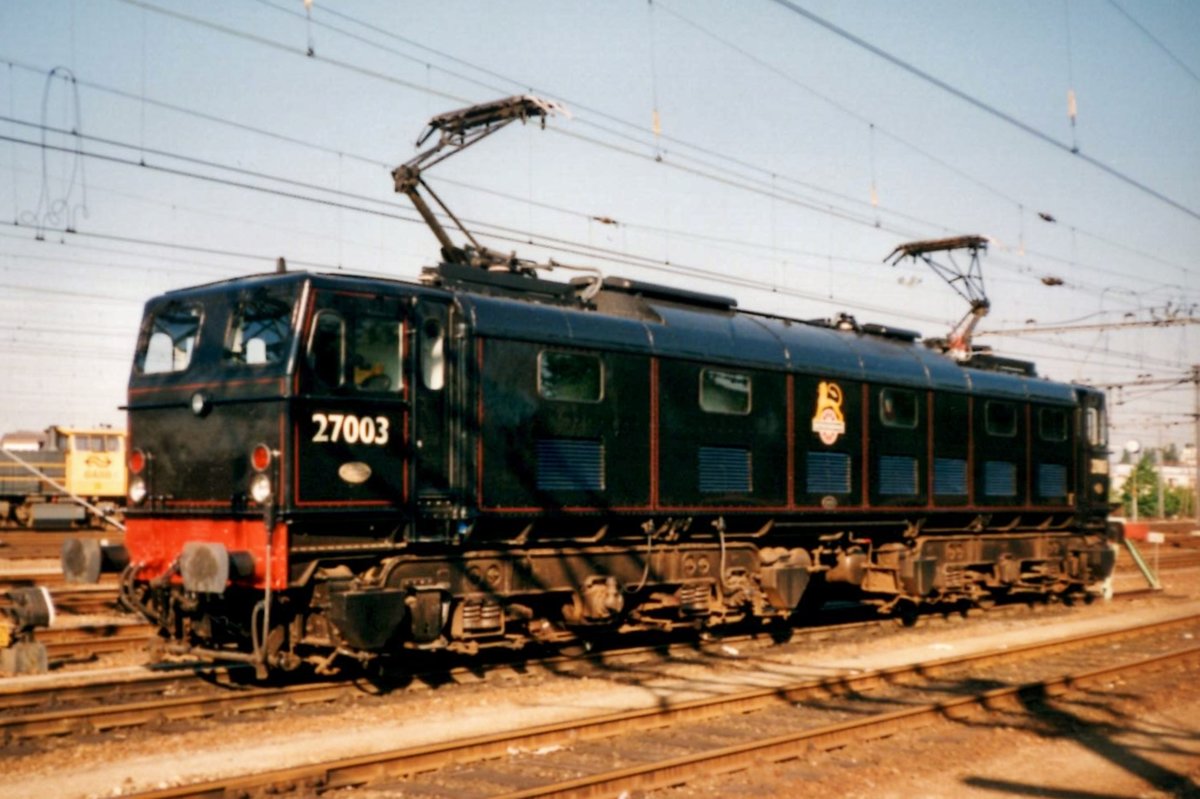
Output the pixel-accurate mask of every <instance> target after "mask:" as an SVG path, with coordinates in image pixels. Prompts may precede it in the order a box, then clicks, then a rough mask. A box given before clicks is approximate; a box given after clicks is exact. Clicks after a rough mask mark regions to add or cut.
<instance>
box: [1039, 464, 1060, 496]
mask: <svg viewBox="0 0 1200 799" xmlns="http://www.w3.org/2000/svg"><path fill="white" fill-rule="evenodd" d="M1038 496H1039V497H1041V498H1042V499H1066V497H1067V467H1066V466H1062V465H1061V464H1057V463H1039V464H1038Z"/></svg>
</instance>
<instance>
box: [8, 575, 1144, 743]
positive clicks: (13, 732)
mask: <svg viewBox="0 0 1200 799" xmlns="http://www.w3.org/2000/svg"><path fill="white" fill-rule="evenodd" d="M1153 593H1155V592H1153V591H1150V590H1136V591H1126V592H1122V593H1120V594H1118V595H1117V596H1118V597H1119V598H1121V599H1134V598H1138V597H1142V596H1146V595H1150V594H1153ZM1023 612H1028V608H1027V607H1026V606H1024V605H1009V606H1000V607H996V608H992V609H991V610H989V611H987V612H986V615H988V616H995V615H996V614H1002V613H1014V614H1019V613H1023ZM975 613H976V614H978V615H985V614H984V612H983V611H975ZM839 617H840V618H841V620H840V621H838V620H837V619H838V618H839ZM953 618H954V617H953V615H939V614H926V615H925V616H923V617H922V620H921V622H920V623H921V624H923V625H926V626H929V625H941V624H952V623H953V621H952V619H953ZM895 627H896V624H895V622H894V621H893V620H891V619H886V618H883V619H881V618H879V617H878V616H875V615H873V611H872V615H870V616H869V617H868V616H867V614H866V611H864V610H863V609H858V608H854V607H849V606H847V607H844V608H841V609H840V610H834V611H831V612H828V613H827V614H826V615H825V618H824V621H823V622H822V623H820V624H814V625H812V626H808V627H799V628H796V629H794V630H792V638H791V640H792V641H793V642H796V643H800V642H801V641H803V639H805V638H811V639H814V640H815V641H820V642H822V643H826V642H830V641H837V640H852V639H853V638H855V637H859V636H862V635H864V634H868V635H869V634H870V633H871V632H872V631H873V630H881V631H886V630H893V629H895ZM85 629H86V628H85ZM152 632H153V630H152V628H151V627H150V625H145V624H129V625H120V626H103V627H99V628H95V629H93V630H91V631H89V632H85V633H82V634H81V632H80V631H77V630H71V629H64V630H57V631H43V632H42V633H41V634H39V640H42V641H43V643H46V644H47V649H48V650H49V654H50V655H51V657H52V658H54V657H67V658H73V659H76V660H78V659H81V658H83V657H86V655H87V653H89V652H96V653H97V654H100V653H105V652H112V651H123V649H127V648H132V647H138V646H145V645H146V644H147V643H148V642H149V641H150V637H151V635H152ZM48 633H55V635H54V636H52V637H49V638H48V637H46V636H47V634H48ZM778 643H779V641H778V639H777V637H775V636H772V635H771V634H769V633H758V634H744V635H730V636H726V637H721V638H718V639H714V640H712V641H711V642H709V643H708V644H707V645H706V646H704V647H702V649H703V650H707V651H710V652H723V651H728V650H729V649H730V648H736V650H737V651H738V652H739V654H742V655H749V654H751V653H753V652H756V651H766V650H769V649H771V648H774V647H776V646H777V645H778ZM696 649H697V646H696V643H695V642H694V641H693V642H677V643H673V644H671V645H670V646H668V647H667V648H666V650H665V651H664V649H663V648H662V647H661V644H655V645H652V646H633V647H622V648H618V649H610V650H605V651H596V652H592V653H583V654H563V655H550V656H547V657H541V658H537V659H528V658H525V659H520V658H515V659H513V658H510V659H501V660H498V661H495V662H485V663H471V664H468V665H462V666H457V667H452V668H443V667H436V668H433V669H430V670H426V671H418V672H417V673H415V674H412V675H404V676H405V677H410V678H411V679H410V680H407V682H408V685H407V688H406V690H420V689H422V688H425V687H428V686H437V685H442V684H446V683H456V682H466V683H474V682H478V681H480V680H481V679H493V678H503V677H509V676H513V675H514V674H515V673H516V672H520V673H522V674H529V673H533V672H538V671H541V672H543V673H555V674H561V673H563V672H565V671H571V672H575V673H579V674H586V673H588V672H589V671H594V672H595V673H596V674H597V676H605V675H606V673H607V670H609V669H611V668H612V667H613V666H617V665H628V664H630V663H637V662H640V661H644V660H645V659H646V658H648V657H652V658H672V657H691V656H692V655H694V654H695V652H696ZM251 673H252V672H251V669H250V668H249V667H248V666H246V665H245V664H221V665H211V664H203V665H199V666H196V667H194V668H193V667H188V666H186V665H184V666H179V667H173V666H171V665H170V664H165V665H162V666H160V667H156V668H155V669H154V670H151V671H148V672H146V673H145V674H143V675H139V676H137V677H136V678H133V679H131V678H130V676H129V675H128V674H127V673H121V674H119V675H118V676H117V677H116V678H114V679H99V680H93V681H89V682H85V683H83V684H78V685H72V686H69V687H61V686H58V685H55V684H42V685H33V686H26V687H17V688H16V689H15V690H5V685H4V683H2V682H0V740H3V739H21V738H35V737H44V736H54V735H69V734H72V733H76V732H80V731H90V732H102V731H106V730H112V729H117V728H128V727H136V726H141V725H144V724H149V723H156V722H159V721H162V720H172V721H178V720H189V719H190V720H195V719H201V718H207V717H211V716H215V715H219V714H231V713H245V712H252V711H261V710H269V709H273V708H277V707H282V706H287V705H306V704H317V703H322V702H331V701H336V700H339V699H345V698H349V697H353V696H361V695H363V694H364V693H370V692H375V693H383V692H386V691H387V690H388V688H387V686H386V684H384V687H383V688H366V687H365V686H366V683H364V682H362V681H348V680H346V679H338V680H330V681H325V680H322V681H316V682H312V681H309V682H301V683H297V684H292V685H283V686H279V685H276V686H271V687H257V686H253V685H248V684H245V683H244V680H248V679H249V677H250V674H251ZM239 677H240V678H242V679H243V681H239ZM9 687H11V685H10V686H9ZM164 694H169V696H166V697H164Z"/></svg>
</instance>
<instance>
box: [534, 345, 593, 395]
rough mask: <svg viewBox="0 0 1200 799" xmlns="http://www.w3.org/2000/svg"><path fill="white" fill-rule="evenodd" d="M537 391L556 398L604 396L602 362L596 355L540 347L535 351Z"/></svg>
mask: <svg viewBox="0 0 1200 799" xmlns="http://www.w3.org/2000/svg"><path fill="white" fill-rule="evenodd" d="M538 394H540V395H541V396H543V397H545V398H546V399H549V400H557V401H559V402H599V401H600V400H602V399H604V364H603V363H601V361H600V356H598V355H590V354H585V353H580V352H554V351H553V350H542V351H541V352H540V353H538Z"/></svg>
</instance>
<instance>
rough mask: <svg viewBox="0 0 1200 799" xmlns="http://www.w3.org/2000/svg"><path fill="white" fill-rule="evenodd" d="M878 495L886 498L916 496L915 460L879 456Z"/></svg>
mask: <svg viewBox="0 0 1200 799" xmlns="http://www.w3.org/2000/svg"><path fill="white" fill-rule="evenodd" d="M879 493H880V494H887V495H888V496H899V497H915V496H916V495H917V459H916V458H910V457H908V456H907V455H880V456H879Z"/></svg>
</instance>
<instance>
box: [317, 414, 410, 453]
mask: <svg viewBox="0 0 1200 799" xmlns="http://www.w3.org/2000/svg"><path fill="white" fill-rule="evenodd" d="M312 420H313V422H314V423H316V425H317V432H315V433H313V437H312V440H313V441H315V442H317V443H321V444H325V443H336V442H338V441H344V442H345V443H347V444H375V445H377V446H380V447H382V446H383V445H384V444H386V443H388V433H389V431H390V429H391V420H389V419H388V418H387V417H386V416H375V417H370V416H361V417H360V416H355V415H354V414H352V413H314V414H313V415H312Z"/></svg>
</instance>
